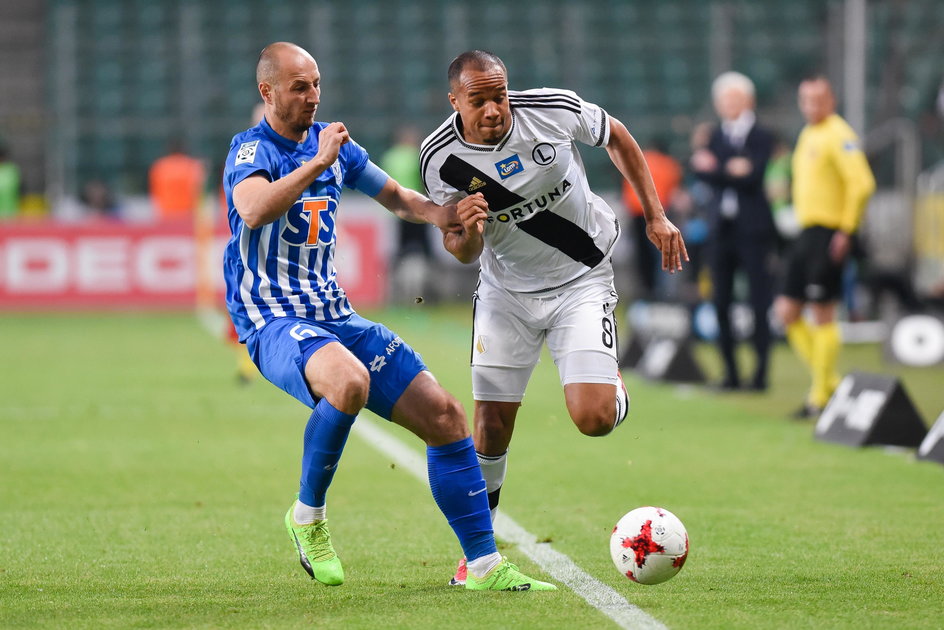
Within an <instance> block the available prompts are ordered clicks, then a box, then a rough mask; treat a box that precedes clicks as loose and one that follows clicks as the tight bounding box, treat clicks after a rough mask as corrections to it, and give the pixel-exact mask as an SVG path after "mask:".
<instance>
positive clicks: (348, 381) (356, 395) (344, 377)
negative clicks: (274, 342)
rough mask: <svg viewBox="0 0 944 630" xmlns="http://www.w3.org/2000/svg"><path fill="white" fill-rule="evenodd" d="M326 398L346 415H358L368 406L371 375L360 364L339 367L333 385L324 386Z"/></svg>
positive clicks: (332, 380) (354, 363)
mask: <svg viewBox="0 0 944 630" xmlns="http://www.w3.org/2000/svg"><path fill="white" fill-rule="evenodd" d="M322 389H323V390H324V392H323V393H324V397H325V398H327V399H328V402H330V403H331V404H332V405H333V406H334V407H336V408H337V409H340V410H341V411H344V412H345V413H357V412H358V411H360V410H361V409H363V408H364V406H365V405H366V404H367V396H368V394H369V393H370V375H369V374H368V373H367V368H365V367H364V366H363V365H361V364H360V363H356V362H352V363H351V364H349V365H344V366H343V367H339V369H338V371H337V373H336V374H335V377H334V378H332V379H331V383H330V384H328V385H326V386H323V387H322Z"/></svg>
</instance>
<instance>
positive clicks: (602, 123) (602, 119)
mask: <svg viewBox="0 0 944 630" xmlns="http://www.w3.org/2000/svg"><path fill="white" fill-rule="evenodd" d="M608 124H609V123H607V122H606V110H605V109H602V108H601V109H600V137H599V138H597V143H596V144H595V145H593V146H595V147H598V146H600V145H601V144H603V137H604V136H605V135H606V126H607V125H608Z"/></svg>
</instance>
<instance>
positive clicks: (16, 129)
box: [0, 0, 944, 306]
mask: <svg viewBox="0 0 944 630" xmlns="http://www.w3.org/2000/svg"><path fill="white" fill-rule="evenodd" d="M942 29H944V4H942V3H941V2H938V1H937V0H833V1H815V0H777V1H771V2H763V3H759V2H748V1H737V0H728V1H721V0H718V1H695V0H672V1H663V2H658V3H648V2H641V1H631V0H587V1H583V2H572V1H534V2H527V3H508V2H497V1H495V2H493V1H482V2H476V3H467V2H451V1H442V0H425V1H424V0H419V1H406V0H363V1H360V2H357V3H356V5H351V4H348V3H339V2H313V1H296V0H291V1H283V2H262V1H253V0H227V1H226V2H221V1H215V0H207V1H203V2H197V1H187V0H167V1H163V2H151V1H148V0H122V1H119V0H94V1H93V0H46V1H42V0H36V1H31V2H19V1H15V0H2V1H0V33H2V37H0V76H2V81H3V85H4V86H5V88H4V90H3V93H2V94H0V141H2V143H3V144H4V145H5V146H6V147H7V148H8V154H9V157H10V159H11V160H12V161H13V162H14V163H15V164H17V165H18V166H19V168H20V170H21V179H22V193H23V195H22V197H21V199H20V204H21V209H20V215H21V216H25V217H37V216H38V217H43V216H46V217H52V218H53V219H56V220H68V221H72V222H75V221H82V220H83V219H84V218H85V217H87V216H88V207H87V203H86V202H87V201H88V199H87V197H88V195H89V194H94V192H90V189H89V186H90V185H94V186H99V189H98V190H100V191H101V190H105V191H107V194H108V195H110V196H111V197H112V202H111V204H110V205H111V206H113V209H114V213H113V215H114V216H112V217H111V218H118V219H123V220H125V221H131V222H147V221H149V220H150V219H151V218H152V217H153V209H152V208H151V205H150V203H149V199H148V180H147V174H148V169H149V167H150V165H151V164H153V162H154V161H155V160H156V159H157V158H159V157H160V156H162V155H164V154H165V153H166V152H167V150H168V143H169V141H170V140H171V139H174V138H182V139H185V144H186V147H187V149H188V151H189V152H190V153H191V154H193V155H195V156H196V157H198V158H200V159H202V160H203V161H204V162H205V163H206V165H207V167H208V170H207V172H208V173H209V177H208V178H207V184H206V193H207V204H208V205H210V206H213V205H214V204H217V203H218V201H217V199H218V195H217V193H216V191H217V190H218V186H219V177H218V174H219V173H220V172H221V168H222V166H221V165H222V160H223V158H224V157H225V154H226V150H227V147H228V143H229V140H230V138H231V137H232V136H233V134H234V133H236V132H238V131H240V130H243V129H245V128H246V127H247V126H248V125H249V120H250V112H251V111H252V108H253V106H254V104H255V103H256V102H257V100H258V94H257V93H256V90H255V88H254V76H253V69H254V64H255V61H256V57H257V55H258V51H259V50H260V49H261V48H262V46H264V45H265V44H266V43H268V42H271V41H274V40H290V41H295V42H298V43H299V44H301V45H303V46H305V47H307V48H308V49H310V50H311V51H312V52H313V54H314V55H315V57H316V58H317V59H318V61H319V63H320V65H321V70H322V74H323V82H324V92H323V103H322V105H321V108H320V111H319V118H321V119H325V120H334V119H340V120H343V121H344V122H345V123H346V124H347V125H348V127H349V128H350V129H351V130H352V133H353V136H354V138H355V139H356V140H358V141H359V142H360V143H361V144H362V145H364V146H365V147H366V148H367V149H368V150H369V151H370V152H371V153H372V154H373V155H374V156H375V158H376V157H378V156H379V155H380V154H381V153H382V152H383V151H384V150H385V149H386V148H387V147H389V146H390V144H391V142H392V141H393V136H394V132H395V130H396V128H397V127H398V126H400V125H404V124H406V125H412V126H414V127H415V128H416V129H418V130H420V132H421V133H422V134H424V135H425V133H428V132H429V131H430V130H432V129H434V128H435V127H436V125H437V124H438V123H439V122H440V121H441V120H442V119H443V118H444V116H445V115H446V114H448V113H449V109H448V104H447V101H446V92H447V85H446V81H445V68H446V66H447V64H448V63H449V61H450V60H451V59H452V58H453V56H455V54H457V53H458V52H461V51H462V50H465V49H467V48H470V47H480V48H486V49H490V50H492V51H494V52H496V53H497V54H499V55H500V56H502V57H503V58H505V59H507V60H508V63H509V66H510V79H511V84H512V87H518V88H527V87H534V86H543V85H549V86H559V87H566V88H569V89H573V90H575V91H577V92H578V93H580V94H581V95H582V96H584V97H585V98H587V99H588V100H592V101H595V102H597V103H600V104H601V105H603V106H604V107H606V108H607V109H608V110H609V111H610V112H611V113H613V114H614V115H615V116H617V117H618V118H620V119H621V120H624V121H625V122H626V123H627V125H628V126H629V128H630V130H631V131H632V132H633V133H634V134H635V135H636V137H637V139H638V140H640V142H642V143H645V142H648V141H650V140H652V139H654V138H656V137H658V138H662V139H664V140H665V141H666V142H667V143H668V145H669V148H670V150H671V152H672V154H673V155H674V157H676V158H677V159H679V160H680V161H682V163H685V161H686V160H687V158H688V154H689V149H688V147H689V135H690V134H691V132H692V130H693V128H694V126H695V125H696V124H697V123H699V122H701V121H706V120H714V116H713V112H712V109H711V103H710V98H709V88H710V84H711V81H712V79H713V78H714V77H715V76H716V75H718V74H719V73H720V72H723V71H725V70H729V69H737V70H739V71H742V72H744V73H745V74H747V75H748V76H750V77H751V78H752V79H753V80H754V82H755V83H756V86H757V92H758V110H759V114H760V116H761V119H762V120H763V121H764V122H765V123H766V124H767V125H768V127H771V128H773V129H774V130H776V131H777V132H778V133H779V134H780V135H781V137H782V138H783V140H784V141H785V142H786V143H787V144H792V142H793V141H794V140H795V138H796V134H797V132H798V130H799V128H800V126H801V123H802V120H801V118H800V116H799V113H798V111H797V108H796V105H795V103H796V98H795V92H796V87H797V84H798V82H799V80H800V79H801V78H802V77H803V76H804V75H806V74H809V73H810V72H813V71H821V72H824V73H825V74H827V75H828V76H829V77H830V78H831V79H832V80H833V82H834V85H835V86H836V88H837V92H838V94H839V97H840V112H841V113H842V114H844V115H845V116H846V117H847V119H848V120H850V122H851V123H852V124H853V126H854V127H855V128H856V129H857V130H858V131H859V132H860V134H862V136H863V137H864V138H865V142H866V147H867V149H868V153H869V156H870V160H871V161H872V164H873V168H874V170H875V171H876V174H877V177H878V179H879V185H880V192H879V194H877V195H876V196H875V198H874V200H873V202H872V204H871V207H870V210H869V219H868V220H867V221H866V224H865V227H864V230H863V233H864V234H865V238H866V240H867V241H871V242H870V243H869V244H870V245H871V247H870V248H869V251H870V252H873V253H874V256H875V259H876V260H875V261H874V262H876V263H877V264H880V265H882V266H883V267H884V268H888V269H891V270H892V271H894V272H896V273H901V274H904V275H907V276H908V277H909V278H910V279H912V280H913V281H914V282H915V286H916V288H917V289H918V291H919V292H921V293H922V294H923V295H924V296H925V297H940V296H939V295H938V294H939V293H940V292H944V287H942V286H941V284H940V281H941V277H942V276H944V245H942V243H944V228H942V227H941V226H942V222H944V205H942V204H944V201H942V196H941V195H942V194H944V171H942V170H941V169H940V168H937V170H935V167H936V166H939V165H940V163H941V160H942V159H944V93H942V91H941V89H942V82H944V76H942V75H944V73H942V70H941V63H940V62H941V59H942V57H944V37H942ZM584 157H585V161H586V164H587V167H588V171H589V174H590V178H591V184H592V185H593V186H594V187H595V188H596V189H597V190H598V191H601V192H603V193H607V192H612V193H615V192H617V189H618V180H617V175H616V172H615V170H614V169H613V168H612V167H611V165H610V164H609V163H608V160H607V157H606V154H605V153H604V152H602V151H584ZM102 186H103V187H104V188H102ZM350 198H351V199H353V200H355V201H352V204H351V205H353V206H358V205H359V204H358V203H357V200H356V197H355V196H354V195H351V196H350ZM614 203H618V202H617V201H615V200H614ZM351 214H354V212H353V211H352V213H351ZM378 214H379V213H376V212H374V211H370V213H369V215H370V217H371V218H368V219H367V221H368V223H370V224H372V225H373V226H374V228H375V229H377V230H379V232H377V233H376V234H373V236H372V237H373V238H376V239H377V241H376V243H375V244H370V243H369V241H365V242H364V244H363V245H364V246H365V247H376V248H378V249H379V250H380V251H381V253H382V254H383V256H381V258H386V257H387V255H388V254H389V253H390V250H391V246H390V243H391V242H392V239H390V238H386V237H385V235H386V234H387V232H389V230H391V229H393V228H392V227H391V224H390V222H389V221H386V220H385V218H384V217H378V216H377V215H378ZM2 229H5V230H8V229H10V227H9V223H7V224H5V227H4V228H2ZM32 234H35V230H34V232H32ZM623 255H625V252H624V254H623ZM30 256H33V254H24V255H23V257H20V258H17V259H16V260H9V261H8V264H7V265H6V269H7V271H6V274H5V280H6V282H5V283H0V284H3V285H4V286H5V287H6V288H5V298H4V303H7V304H12V305H27V306H28V305H29V304H40V305H41V304H43V303H48V300H47V302H44V299H45V298H43V299H41V300H39V302H36V301H35V300H30V299H28V297H24V296H23V295H22V294H17V293H16V291H17V290H18V289H17V287H24V286H25V287H26V289H29V287H28V286H26V285H32V287H33V289H34V290H36V291H38V293H39V295H40V296H46V297H48V295H49V293H50V292H51V291H52V289H49V290H43V288H42V287H37V286H36V285H37V282H32V280H39V281H40V282H39V283H38V284H42V282H41V281H42V280H43V279H44V278H45V279H47V280H48V279H50V278H52V279H53V281H55V277H54V276H55V274H54V273H52V272H50V275H48V276H43V275H42V274H39V273H38V272H37V273H33V275H31V276H28V277H26V276H22V277H21V276H17V277H16V278H11V277H10V274H11V273H14V274H15V273H16V271H15V267H16V265H17V264H23V265H27V266H29V267H30V268H31V269H33V271H34V272H36V271H37V268H39V269H41V268H44V266H45V267H49V266H52V267H56V265H57V264H59V263H57V262H56V261H50V260H42V259H41V258H42V257H40V259H31V258H30ZM171 258H172V256H171ZM622 259H623V258H620V260H622ZM161 264H164V266H165V267H167V266H174V265H180V264H184V263H183V262H180V261H173V260H170V261H165V262H164V263H161ZM447 268H448V266H447ZM11 269H13V271H11ZM47 271H48V269H47ZM53 271H54V269H53ZM60 275H61V274H60ZM380 275H381V276H383V270H381V271H380ZM623 275H628V274H623ZM27 280H30V281H29V282H28V281H27ZM60 280H61V278H60ZM177 280H178V281H180V278H179V277H178V278H177ZM381 280H384V278H381ZM63 281H64V282H65V280H63ZM352 281H353V279H349V280H348V284H351V283H352ZM451 281H452V280H451V279H450V282H451ZM75 282H79V280H75ZM155 282H156V278H155ZM53 283H55V282H53ZM385 284H386V283H385V281H379V282H375V283H372V284H371V288H369V290H368V291H367V292H366V293H364V294H361V293H358V291H355V294H356V295H358V296H359V297H361V300H362V303H363V300H364V299H365V298H366V299H367V302H369V303H379V302H382V301H383V299H384V295H383V294H381V293H377V291H382V287H384V286H385ZM11 291H12V292H13V294H12V295H11ZM460 293H461V291H460ZM177 299H178V301H179V299H180V298H179V296H178V298H177ZM80 301H81V300H80ZM171 301H173V300H171Z"/></svg>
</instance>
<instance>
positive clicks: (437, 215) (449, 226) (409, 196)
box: [374, 177, 459, 231]
mask: <svg viewBox="0 0 944 630" xmlns="http://www.w3.org/2000/svg"><path fill="white" fill-rule="evenodd" d="M374 199H375V200H376V201H377V202H378V203H379V204H380V205H382V206H383V207H384V208H386V209H387V210H389V211H390V212H392V213H393V214H395V215H397V217H398V218H400V219H403V220H404V221H409V222H410V223H431V224H433V225H435V226H436V227H438V228H439V229H440V230H444V231H445V230H454V229H457V228H458V227H459V217H458V215H457V214H456V207H455V206H440V205H438V204H436V203H434V202H432V201H430V200H429V199H428V198H426V197H424V196H423V195H421V194H420V193H418V192H416V191H415V190H410V189H409V188H404V187H403V186H401V185H400V183H399V182H398V181H397V180H395V179H393V178H392V177H390V178H388V179H387V182H386V183H385V184H384V186H383V188H381V189H380V192H379V193H377V194H376V195H375V196H374Z"/></svg>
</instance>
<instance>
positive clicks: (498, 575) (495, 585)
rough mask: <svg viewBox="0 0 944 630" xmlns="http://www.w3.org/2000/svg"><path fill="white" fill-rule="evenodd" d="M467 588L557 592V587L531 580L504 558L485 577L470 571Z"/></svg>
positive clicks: (472, 589) (467, 577)
mask: <svg viewBox="0 0 944 630" xmlns="http://www.w3.org/2000/svg"><path fill="white" fill-rule="evenodd" d="M465 587H466V588H467V589H469V590H471V591H556V590H557V587H556V586H554V585H553V584H550V583H548V582H541V581H539V580H535V579H534V578H529V577H528V576H527V575H525V574H523V573H522V572H521V571H519V570H518V567H516V566H515V565H513V564H512V563H511V562H509V561H508V558H505V557H504V556H502V561H501V562H500V563H499V565H498V566H497V567H495V568H494V569H492V570H491V571H489V572H488V574H487V575H485V577H480V578H477V577H475V576H474V575H472V572H471V571H469V572H468V574H467V575H466V578H465Z"/></svg>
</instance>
